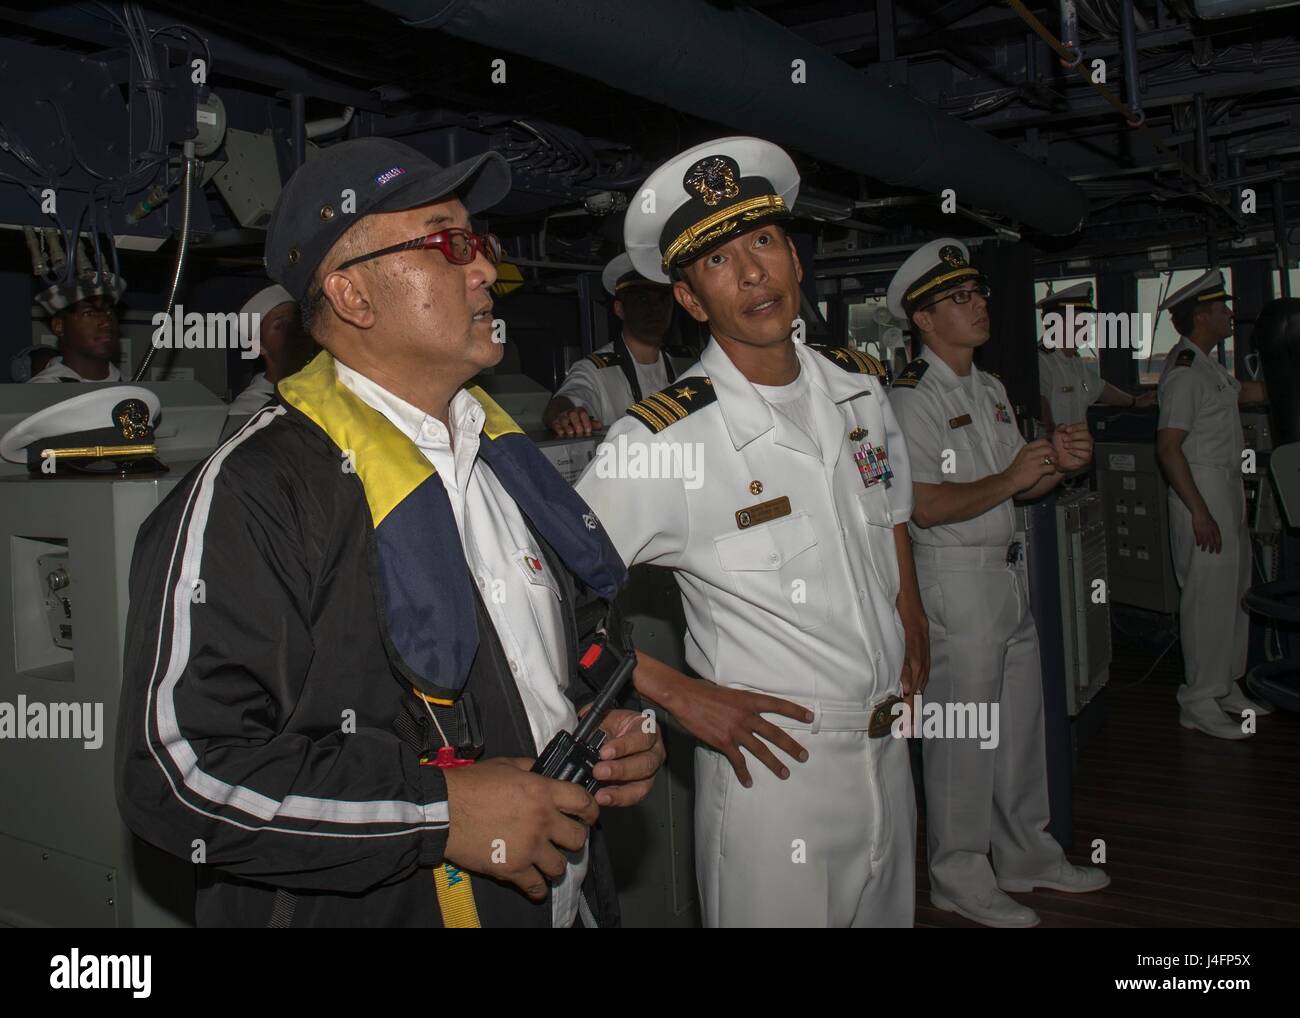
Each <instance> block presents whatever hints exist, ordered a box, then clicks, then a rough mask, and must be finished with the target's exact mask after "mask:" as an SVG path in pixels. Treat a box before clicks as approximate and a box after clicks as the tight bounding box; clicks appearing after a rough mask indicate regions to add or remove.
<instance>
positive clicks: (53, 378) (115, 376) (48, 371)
mask: <svg viewBox="0 0 1300 1018" xmlns="http://www.w3.org/2000/svg"><path fill="white" fill-rule="evenodd" d="M121 380H122V372H120V371H118V370H117V365H116V364H110V365H109V366H108V377H107V378H82V377H81V375H79V374H77V372H75V371H73V370H72V368H70V367H68V366H67V365H66V364H64V363H63V358H62V357H51V358H50V363H49V364H47V365H45V367H43V368H41V370H40V371H38V372H36V374H34V375H32V377H31V378H29V379H27V382H28V384H29V385H30V384H33V383H45V382H87V383H91V384H93V383H95V382H120V381H121Z"/></svg>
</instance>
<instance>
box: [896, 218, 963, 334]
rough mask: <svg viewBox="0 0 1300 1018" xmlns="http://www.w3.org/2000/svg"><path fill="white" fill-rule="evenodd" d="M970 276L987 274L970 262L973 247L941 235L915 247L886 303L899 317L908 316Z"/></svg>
mask: <svg viewBox="0 0 1300 1018" xmlns="http://www.w3.org/2000/svg"><path fill="white" fill-rule="evenodd" d="M968 279H976V280H979V281H980V282H983V280H984V276H983V274H982V273H981V272H980V270H979V269H977V268H975V266H973V265H972V264H971V263H970V250H969V249H968V248H967V247H966V245H965V244H963V243H962V242H961V241H960V240H957V238H955V237H940V238H939V239H938V240H932V241H930V243H928V244H926V245H925V246H924V247H920V248H918V249H917V250H915V251H913V252H912V254H911V255H910V256H909V257H908V259H907V261H905V262H903V264H902V265H901V266H899V269H898V271H897V272H895V273H894V278H893V279H891V280H890V281H889V289H888V290H887V291H886V292H885V304H886V306H887V307H888V308H889V313H890V314H891V315H893V316H894V317H895V318H902V319H904V320H906V319H907V317H908V316H909V315H911V313H912V312H913V311H915V310H916V309H917V308H918V307H920V306H921V305H923V304H927V303H929V302H930V301H931V300H933V299H934V297H935V296H936V295H937V294H940V293H942V292H943V291H944V290H950V289H952V288H953V287H954V286H957V285H958V284H959V283H964V282H966V280H968Z"/></svg>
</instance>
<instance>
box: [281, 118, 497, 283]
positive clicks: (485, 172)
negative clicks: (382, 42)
mask: <svg viewBox="0 0 1300 1018" xmlns="http://www.w3.org/2000/svg"><path fill="white" fill-rule="evenodd" d="M347 190H351V191H352V192H353V194H355V201H356V204H355V208H354V207H353V205H352V203H351V202H350V201H349V202H347V203H346V207H347V208H348V209H349V210H350V211H344V207H345V195H344V192H345V191H347ZM509 192H510V165H509V164H508V163H507V162H506V160H505V158H504V157H503V156H502V155H500V154H499V153H497V152H484V153H483V154H481V155H477V156H474V157H473V158H472V159H466V160H463V161H462V162H459V163H456V164H455V165H454V166H448V167H442V166H439V165H438V164H437V163H435V162H434V161H433V160H432V159H430V158H429V157H428V156H426V155H424V154H423V153H422V152H417V151H416V150H415V149H413V148H411V147H410V146H409V145H403V144H402V143H401V142H399V141H393V140H392V139H391V138H356V139H353V140H351V141H342V142H339V143H338V144H337V145H331V146H330V147H329V148H327V149H322V150H321V152H320V153H319V154H318V155H316V156H313V157H312V159H311V160H310V161H309V162H307V163H305V164H304V165H302V166H301V167H299V168H298V170H297V172H296V173H294V175H293V176H292V177H290V178H289V182H288V183H287V184H285V185H284V190H282V191H281V192H280V199H279V201H277V202H276V204H275V212H274V213H272V215H271V222H270V224H269V225H268V226H267V229H266V256H265V262H266V272H267V275H269V276H270V277H271V278H272V279H273V280H275V281H276V282H277V283H279V284H280V285H281V286H283V287H284V288H285V289H286V290H288V291H289V292H290V293H291V294H293V296H294V298H295V299H296V300H299V301H301V300H303V299H304V298H305V297H306V296H307V290H308V289H309V288H310V286H311V279H312V275H313V274H314V273H315V272H316V269H317V267H318V266H319V265H320V263H321V261H322V260H323V259H324V258H325V255H326V254H328V253H329V250H330V248H332V247H333V246H334V244H335V243H336V242H337V241H338V239H339V238H340V237H342V236H343V234H345V233H346V232H347V231H348V227H350V226H352V224H353V223H355V222H356V221H357V220H358V219H360V218H361V217H362V216H365V215H369V214H371V213H374V212H403V211H405V210H406V209H413V208H417V207H418V206H420V205H428V204H431V203H432V202H436V201H440V200H442V199H445V198H450V197H452V196H455V197H458V198H460V200H461V201H462V202H463V203H464V205H465V208H466V209H468V210H469V213H470V214H471V215H473V214H474V213H476V212H482V211H483V210H484V209H488V208H491V207H492V206H493V205H495V204H497V202H499V201H501V199H502V198H504V197H505V196H506V195H507V194H508V193H509Z"/></svg>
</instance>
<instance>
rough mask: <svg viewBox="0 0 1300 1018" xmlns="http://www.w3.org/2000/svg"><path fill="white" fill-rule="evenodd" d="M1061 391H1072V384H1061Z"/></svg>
mask: <svg viewBox="0 0 1300 1018" xmlns="http://www.w3.org/2000/svg"><path fill="white" fill-rule="evenodd" d="M1061 391H1062V392H1074V386H1073V385H1063V386H1061Z"/></svg>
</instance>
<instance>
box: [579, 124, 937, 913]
mask: <svg viewBox="0 0 1300 1018" xmlns="http://www.w3.org/2000/svg"><path fill="white" fill-rule="evenodd" d="M798 187H799V175H798V173H797V171H796V170H795V167H794V163H793V162H792V161H791V159H790V157H789V156H788V155H787V154H786V153H785V152H783V151H782V150H781V149H779V148H778V147H776V146H775V145H772V144H770V143H769V142H765V141H762V140H760V139H758V138H724V139H720V140H717V141H711V142H707V143H705V144H703V145H699V146H696V147H695V148H692V149H690V150H689V151H687V152H683V153H681V154H680V155H678V156H676V157H675V158H673V159H672V160H670V161H669V162H667V163H665V164H664V165H663V166H661V167H660V168H659V169H657V170H656V171H655V172H654V173H652V174H651V175H650V177H649V179H648V180H647V181H646V183H645V184H644V185H643V187H642V189H641V193H640V198H639V200H638V201H637V202H636V203H635V204H634V206H633V208H632V210H631V211H630V212H629V214H628V216H627V220H626V223H625V237H624V239H625V240H626V241H627V248H628V252H629V254H630V255H631V257H632V262H633V264H634V265H635V267H636V268H637V269H638V270H639V271H640V273H641V274H642V275H643V276H645V277H647V278H649V279H654V280H658V281H660V282H664V283H666V282H668V280H669V278H670V275H671V278H672V279H673V281H674V294H675V296H676V298H677V301H678V303H679V304H681V306H682V307H683V308H684V309H685V310H686V311H687V313H689V314H690V315H691V316H692V317H693V318H695V319H696V320H697V321H699V322H707V323H708V326H709V330H710V332H711V334H712V338H711V339H710V342H709V344H708V346H707V347H706V348H705V350H704V352H703V353H702V354H701V356H700V360H699V362H698V364H696V365H695V366H693V367H692V368H691V369H690V370H689V371H688V372H687V373H686V375H685V377H683V378H680V379H678V381H677V382H676V383H675V384H672V385H669V386H667V387H666V388H665V389H663V390H661V391H660V392H656V393H652V394H650V395H648V396H647V397H646V398H645V399H643V400H641V401H640V402H638V403H635V404H633V405H632V407H631V408H630V409H629V410H628V415H627V416H625V417H623V418H622V419H621V420H620V421H618V423H616V424H615V425H614V426H613V427H612V428H611V429H610V433H609V436H608V438H607V439H606V441H605V443H604V444H603V445H602V446H601V447H600V449H599V450H598V451H597V455H596V459H595V460H594V461H593V464H592V465H591V466H590V467H588V469H587V472H586V473H585V474H584V475H583V477H582V478H581V480H580V481H579V483H578V490H579V492H580V493H581V494H582V496H583V498H584V499H586V501H587V502H588V504H589V505H591V506H592V508H593V509H595V510H596V512H597V514H598V515H599V516H600V519H601V520H602V521H603V523H604V524H605V527H606V529H607V530H608V532H609V536H610V538H611V540H612V541H613V542H614V545H615V547H616V548H617V549H618V551H619V553H620V554H621V555H622V556H623V559H624V561H625V562H627V563H628V564H629V565H631V564H636V563H649V564H655V565H661V566H664V567H667V568H670V569H672V570H673V572H674V575H675V578H676V579H677V583H678V586H679V587H680V588H681V591H682V599H683V606H684V608H685V614H686V621H687V630H688V632H687V637H686V660H687V662H688V664H689V665H690V666H691V668H692V669H693V670H694V671H695V672H696V673H697V674H698V675H699V676H701V678H702V679H703V681H700V680H696V679H692V678H688V677H687V676H685V675H683V674H681V673H680V672H677V671H675V670H673V669H671V668H669V667H668V666H666V665H664V664H663V663H662V662H657V661H654V660H653V659H652V658H650V657H649V656H648V655H645V654H639V656H638V660H639V666H638V669H637V673H636V683H637V688H638V689H640V690H641V691H642V692H643V693H644V694H645V695H647V696H648V697H649V698H651V699H652V700H654V701H655V702H656V703H659V704H661V705H662V706H664V707H665V708H667V709H668V710H669V711H670V712H671V713H672V714H673V715H674V716H675V717H676V718H677V719H678V720H679V721H680V722H681V723H682V724H683V726H684V727H686V729H687V730H688V731H690V732H691V733H692V734H693V735H695V736H696V737H697V738H699V739H700V742H701V745H700V746H699V748H697V750H696V754H695V794H696V798H695V856H696V876H697V878H698V880H699V884H700V901H701V906H702V910H703V918H704V922H705V924H706V925H709V926H767V927H772V926H850V925H852V926H911V925H912V921H913V911H914V896H915V882H914V873H913V868H914V863H913V858H914V853H915V841H916V810H915V800H914V797H913V795H914V793H913V788H912V782H911V770H910V765H909V759H908V751H907V744H906V743H905V742H904V741H903V740H902V739H895V738H891V737H890V734H891V732H890V728H891V722H892V721H893V715H892V714H891V708H892V706H893V704H895V703H897V702H898V701H897V698H896V695H895V694H898V693H900V692H901V693H903V694H904V695H907V694H910V693H913V692H916V691H917V690H919V689H921V688H922V687H923V686H924V684H925V673H926V670H927V668H928V664H927V662H926V661H925V648H926V645H927V641H926V636H925V629H924V627H925V618H924V613H923V611H922V610H921V603H920V599H919V597H918V596H917V593H916V588H915V577H914V573H913V570H912V565H911V554H910V546H909V544H908V541H907V531H906V522H907V518H908V516H909V514H910V513H911V508H912V506H911V484H910V481H909V475H908V468H907V452H906V448H905V446H904V443H903V437H902V434H901V433H900V431H899V429H898V425H897V422H896V421H895V420H894V417H893V414H892V413H891V412H890V409H889V402H888V400H887V399H886V398H885V394H884V385H883V379H882V378H881V377H880V376H881V375H882V374H883V371H882V369H881V367H880V365H879V363H878V362H875V361H874V360H872V359H870V358H867V357H865V356H863V355H862V354H859V353H858V352H857V351H855V350H852V349H849V348H844V347H839V348H829V347H826V348H818V347H814V346H811V345H809V344H805V343H798V342H795V341H794V339H793V334H794V329H793V323H794V321H795V319H796V317H797V316H798V314H799V308H800V286H799V283H800V279H801V277H802V269H801V266H800V264H799V261H798V258H797V256H796V254H795V251H794V244H793V242H792V241H791V240H790V238H789V237H788V236H787V235H786V233H785V232H784V229H783V227H782V225H781V224H782V222H783V221H784V220H786V219H788V218H789V216H790V209H791V207H792V206H793V203H794V199H795V195H796V193H797V191H798ZM665 457H666V459H665ZM637 459H646V460H647V461H648V462H658V463H664V462H667V463H668V464H670V465H671V464H672V463H673V462H674V461H675V462H676V463H678V464H679V465H681V466H683V467H685V466H690V467H692V468H693V469H689V470H687V469H681V470H674V469H670V470H669V471H667V472H663V471H654V472H652V473H653V475H654V476H650V477H647V476H646V474H645V473H644V472H641V471H634V470H631V469H628V470H623V469H620V467H619V464H620V463H631V462H632V461H634V460H637ZM881 722H883V724H881ZM746 754H749V755H748V756H747V755H746ZM778 754H782V756H780V757H779V756H778ZM751 758H752V759H751ZM755 761H757V763H758V764H760V765H761V766H754V762H755ZM751 770H752V771H753V773H752V775H751V773H750V772H751Z"/></svg>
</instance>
